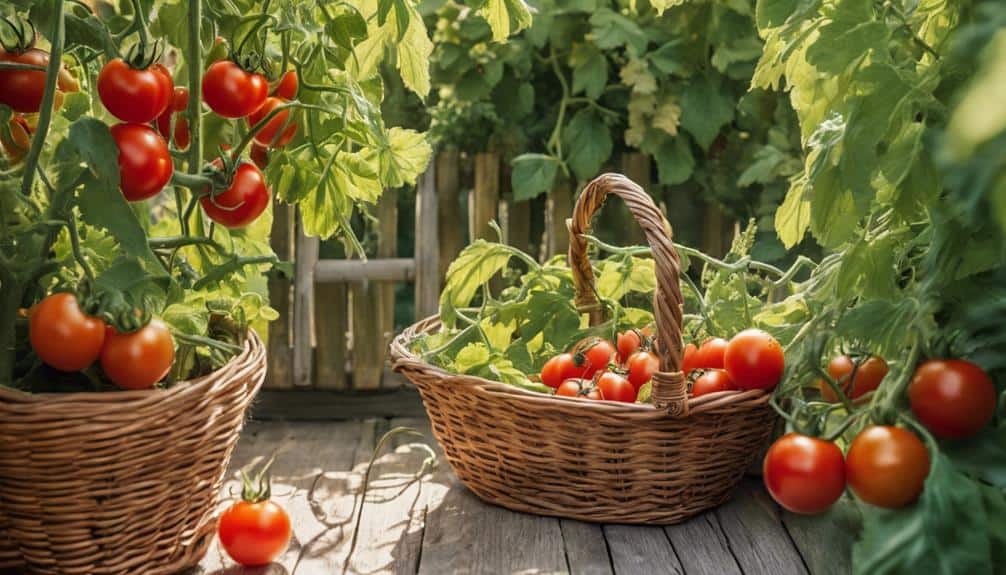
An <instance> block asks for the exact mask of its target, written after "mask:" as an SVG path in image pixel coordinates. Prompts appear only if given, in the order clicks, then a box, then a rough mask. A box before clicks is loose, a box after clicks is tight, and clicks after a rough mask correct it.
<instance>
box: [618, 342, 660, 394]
mask: <svg viewBox="0 0 1006 575" xmlns="http://www.w3.org/2000/svg"><path fill="white" fill-rule="evenodd" d="M626 368H627V369H628V370H629V383H631V384H632V386H633V387H635V388H636V391H639V388H640V387H643V385H645V384H646V382H648V381H650V379H651V378H652V377H653V374H654V373H656V372H657V370H659V369H660V360H659V359H657V356H656V355H654V354H653V353H652V352H649V351H637V352H636V353H634V354H632V356H631V357H629V361H628V362H626Z"/></svg>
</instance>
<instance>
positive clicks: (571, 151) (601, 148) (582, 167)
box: [563, 108, 614, 181]
mask: <svg viewBox="0 0 1006 575" xmlns="http://www.w3.org/2000/svg"><path fill="white" fill-rule="evenodd" d="M563 141H564V145H565V149H566V150H567V154H566V162H567V163H568V164H569V167H570V168H571V169H572V170H573V173H574V174H575V175H576V177H577V178H579V179H580V180H581V181H586V180H589V179H591V178H593V177H594V176H596V175H597V174H598V172H599V171H600V169H601V166H602V165H603V164H604V162H605V160H607V159H608V157H609V156H610V155H611V150H612V148H613V146H614V143H613V142H612V140H611V133H610V131H609V130H608V126H607V125H606V124H605V123H604V120H603V118H601V116H600V114H599V113H598V112H595V111H594V110H593V109H591V108H585V109H583V110H580V111H579V112H577V113H576V114H575V115H574V116H573V119H572V120H570V122H569V125H568V126H566V128H565V130H563Z"/></svg>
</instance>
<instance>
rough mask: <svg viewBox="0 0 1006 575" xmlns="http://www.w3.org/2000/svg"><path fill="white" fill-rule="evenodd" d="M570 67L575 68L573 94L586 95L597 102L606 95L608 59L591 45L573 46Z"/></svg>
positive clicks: (586, 43)
mask: <svg viewBox="0 0 1006 575" xmlns="http://www.w3.org/2000/svg"><path fill="white" fill-rule="evenodd" d="M569 65H570V66H572V68H573V93H574V94H579V93H581V92H582V93H584V94H585V95H586V96H587V97H588V98H590V99H592V100H596V99H598V98H600V97H601V94H602V93H604V87H605V86H606V85H607V84H608V59H607V58H606V57H605V56H604V53H603V52H601V51H600V50H598V49H597V47H596V46H594V45H593V44H591V43H588V42H584V43H582V44H576V45H575V46H573V50H572V52H570V55H569Z"/></svg>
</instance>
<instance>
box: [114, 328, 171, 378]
mask: <svg viewBox="0 0 1006 575" xmlns="http://www.w3.org/2000/svg"><path fill="white" fill-rule="evenodd" d="M174 362H175V342H174V339H173V338H172V337H171V332H170V331H169V330H168V326H166V325H165V324H164V322H162V321H161V320H159V319H152V320H150V322H149V323H148V324H147V325H145V326H143V327H142V328H140V329H138V330H136V331H133V332H129V333H118V332H116V331H115V330H114V329H112V328H109V330H108V333H107V334H106V336H105V345H104V347H103V348H102V350H101V369H102V371H104V372H105V375H106V376H108V379H109V380H111V382H112V383H114V384H115V385H118V386H119V387H121V388H124V389H149V388H151V387H153V386H154V384H155V383H157V382H158V381H161V380H162V379H164V376H166V375H168V371H170V370H171V364H173V363H174Z"/></svg>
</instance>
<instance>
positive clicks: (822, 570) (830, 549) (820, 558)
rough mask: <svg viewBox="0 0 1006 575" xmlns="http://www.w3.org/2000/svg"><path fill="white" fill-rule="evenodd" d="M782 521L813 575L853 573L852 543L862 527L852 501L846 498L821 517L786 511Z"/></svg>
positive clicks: (783, 513)
mask: <svg viewBox="0 0 1006 575" xmlns="http://www.w3.org/2000/svg"><path fill="white" fill-rule="evenodd" d="M782 521H783V525H785V526H786V530H787V531H788V532H789V534H790V537H792V538H793V543H794V544H796V547H797V549H798V550H799V551H800V555H801V556H803V560H804V562H805V563H806V564H807V567H808V568H809V569H810V572H811V573H813V574H814V575H845V574H848V573H852V544H853V543H855V541H856V534H857V533H859V529H860V526H861V525H860V524H861V520H860V516H859V513H858V512H857V511H856V508H855V504H854V503H853V502H852V501H849V500H848V499H843V500H841V501H839V502H838V503H836V504H835V505H834V506H832V508H831V509H830V510H829V511H827V512H826V513H824V514H821V515H798V514H796V513H790V512H789V511H783V512H782Z"/></svg>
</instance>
